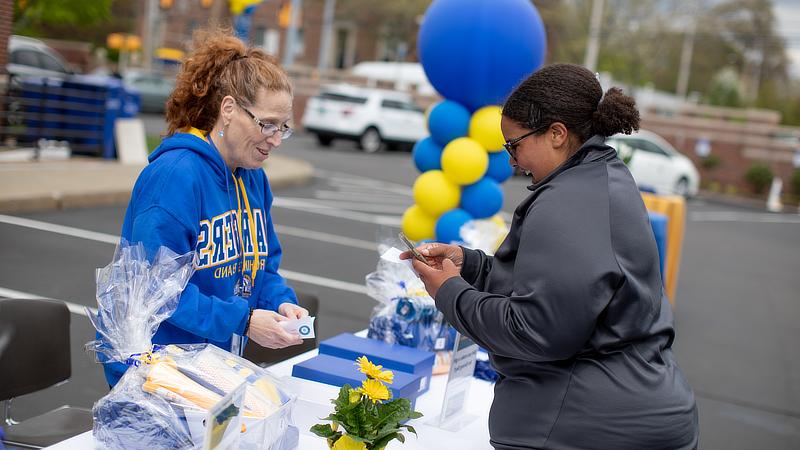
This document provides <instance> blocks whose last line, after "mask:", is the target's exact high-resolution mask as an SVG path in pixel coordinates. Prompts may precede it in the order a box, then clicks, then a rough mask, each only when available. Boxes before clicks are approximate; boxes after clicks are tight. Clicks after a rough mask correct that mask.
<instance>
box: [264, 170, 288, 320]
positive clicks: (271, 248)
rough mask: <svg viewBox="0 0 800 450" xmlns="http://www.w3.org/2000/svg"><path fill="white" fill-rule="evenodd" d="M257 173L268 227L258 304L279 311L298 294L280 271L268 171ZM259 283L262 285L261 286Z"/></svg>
mask: <svg viewBox="0 0 800 450" xmlns="http://www.w3.org/2000/svg"><path fill="white" fill-rule="evenodd" d="M256 173H257V174H258V176H259V177H260V179H261V181H262V183H263V189H264V191H263V192H264V207H265V212H266V214H265V216H264V221H265V222H266V224H265V225H266V228H267V261H266V265H265V266H264V270H259V271H258V275H257V276H256V289H259V293H258V296H257V299H258V303H257V305H258V308H261V309H269V310H271V311H277V310H278V307H279V306H280V305H281V303H294V304H295V305H296V304H297V295H296V294H295V292H294V289H292V288H291V287H289V285H287V284H286V279H284V278H283V277H282V276H281V275H280V274H279V273H278V268H279V267H280V265H281V257H282V256H283V250H282V249H281V243H280V241H279V240H278V235H277V234H276V233H275V225H274V224H273V223H272V190H271V189H270V186H269V180H268V179H267V175H266V173H265V172H264V171H263V170H260V169H259V170H258V171H257V172H256ZM259 285H261V287H260V288H259Z"/></svg>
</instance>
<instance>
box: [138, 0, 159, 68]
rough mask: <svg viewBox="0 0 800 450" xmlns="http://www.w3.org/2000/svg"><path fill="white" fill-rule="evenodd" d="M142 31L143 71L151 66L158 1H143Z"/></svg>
mask: <svg viewBox="0 0 800 450" xmlns="http://www.w3.org/2000/svg"><path fill="white" fill-rule="evenodd" d="M144 14H145V18H144V29H143V30H142V38H143V39H142V41H143V43H144V45H142V59H143V61H142V65H143V66H144V68H145V69H148V70H149V69H150V68H151V67H152V66H153V47H154V46H155V42H154V41H155V35H156V17H157V16H158V0H145V4H144Z"/></svg>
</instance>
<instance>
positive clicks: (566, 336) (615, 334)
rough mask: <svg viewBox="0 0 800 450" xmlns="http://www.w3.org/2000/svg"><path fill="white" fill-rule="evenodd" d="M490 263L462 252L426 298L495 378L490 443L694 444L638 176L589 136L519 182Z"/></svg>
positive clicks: (691, 412)
mask: <svg viewBox="0 0 800 450" xmlns="http://www.w3.org/2000/svg"><path fill="white" fill-rule="evenodd" d="M528 189H530V190H531V191H532V192H531V194H530V195H529V196H528V197H527V198H526V199H525V200H524V201H523V202H522V203H521V204H520V205H519V206H518V207H517V209H516V211H515V212H514V218H513V220H512V223H511V231H510V232H509V234H508V237H506V240H505V241H504V242H503V244H502V245H501V246H500V248H499V249H498V250H497V252H496V254H495V255H494V257H489V256H486V255H485V254H484V253H482V252H480V251H474V250H467V249H465V250H464V264H463V267H462V269H461V275H462V277H463V278H461V277H454V278H451V279H449V280H447V281H446V282H445V283H444V284H443V285H442V287H441V288H440V289H439V291H438V293H437V294H436V305H437V307H438V308H439V309H440V310H441V311H442V312H443V313H444V315H445V317H446V318H447V319H448V321H449V322H450V323H451V324H453V326H455V327H456V328H457V329H458V330H459V331H460V332H462V333H463V334H465V335H466V336H469V337H470V338H472V339H473V340H474V341H475V342H477V343H478V344H479V345H481V346H482V347H484V348H485V349H487V350H488V351H489V353H490V355H491V361H492V366H493V367H494V368H495V369H496V370H497V372H498V373H499V374H500V379H499V380H498V381H497V384H496V385H495V396H494V403H493V404H492V409H491V412H490V415H489V432H490V435H491V444H492V445H493V446H494V447H495V448H498V449H532V448H536V449H539V448H547V449H615V450H621V449H637V450H639V449H693V448H696V447H697V445H698V424H697V408H696V406H695V400H694V394H693V393H692V390H691V388H690V387H689V384H688V383H687V381H686V379H685V378H684V376H683V374H682V373H681V371H680V368H679V367H678V365H677V363H676V362H675V359H674V357H673V354H672V348H671V346H672V341H673V339H674V336H675V333H674V329H673V318H672V311H671V309H670V305H669V303H668V301H667V299H666V296H665V295H664V289H663V287H662V282H661V273H660V270H659V260H658V253H657V249H656V244H655V239H654V237H653V233H652V230H651V228H650V224H649V221H648V216H647V211H646V210H645V207H644V204H643V203H642V199H641V196H640V195H639V191H638V190H637V187H636V184H635V182H634V181H633V178H632V177H631V174H630V172H629V171H628V169H627V167H626V166H625V165H624V164H623V163H622V161H621V160H620V159H619V158H617V156H616V152H615V151H614V149H612V148H611V147H608V146H606V145H605V144H604V139H603V138H602V137H600V136H595V137H593V138H591V139H589V140H588V141H587V142H586V143H585V144H584V145H583V146H582V147H581V149H580V150H578V152H577V153H576V154H575V155H573V156H572V157H571V158H570V159H569V160H567V161H566V162H565V163H564V164H563V165H561V166H560V167H559V168H558V169H556V170H555V171H554V172H553V173H552V174H550V175H549V176H548V177H546V178H545V179H543V180H541V181H540V182H538V183H536V184H534V185H532V186H530V187H529V188H528Z"/></svg>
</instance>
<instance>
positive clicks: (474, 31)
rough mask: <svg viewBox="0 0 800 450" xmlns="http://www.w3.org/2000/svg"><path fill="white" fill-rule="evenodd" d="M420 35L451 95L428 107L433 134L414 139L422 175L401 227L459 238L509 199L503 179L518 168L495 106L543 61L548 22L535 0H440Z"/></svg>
mask: <svg viewBox="0 0 800 450" xmlns="http://www.w3.org/2000/svg"><path fill="white" fill-rule="evenodd" d="M417 42H418V46H419V48H418V53H419V55H420V60H421V62H422V67H423V68H424V69H425V74H426V75H427V77H428V79H429V80H430V82H431V84H432V85H433V86H434V87H435V88H436V90H437V91H438V92H439V93H440V94H441V95H442V96H443V97H445V100H444V101H442V102H440V103H438V104H436V105H434V106H433V107H432V108H431V109H430V110H429V111H428V114H427V122H428V130H429V131H430V136H429V137H427V138H425V139H422V140H420V141H418V142H417V143H416V145H415V146H414V151H413V159H414V164H415V165H416V167H417V169H418V170H419V171H420V172H422V174H421V175H420V176H419V177H418V178H417V180H416V181H415V182H414V187H413V194H414V202H415V204H414V205H413V206H412V207H410V208H409V209H408V210H406V212H405V214H403V220H402V228H403V232H404V233H405V234H406V235H407V236H408V237H409V238H410V239H414V240H417V241H419V240H426V239H435V240H437V241H439V242H452V241H460V240H462V239H461V236H460V229H461V226H462V225H464V224H465V223H467V222H469V221H470V220H473V219H488V218H492V217H493V216H495V215H496V214H497V213H498V212H499V211H500V208H501V207H502V206H503V191H502V189H501V188H500V183H502V182H503V181H505V180H506V179H508V178H509V177H510V176H511V174H512V169H511V166H510V165H509V161H508V155H507V154H506V153H505V152H504V151H503V143H504V142H505V141H504V139H503V134H502V133H501V131H500V118H501V109H500V107H499V106H497V105H498V104H500V103H501V102H503V101H504V100H505V97H506V96H507V95H508V94H509V93H511V90H512V89H513V88H514V87H515V86H516V85H517V84H518V83H519V82H520V81H522V80H523V79H524V78H525V77H526V76H527V75H529V74H530V73H531V72H533V71H534V70H536V69H537V68H538V67H539V66H541V64H542V62H543V61H544V55H545V47H546V39H545V32H544V25H543V24H542V20H541V18H540V17H539V13H538V12H537V11H536V8H534V6H533V5H532V3H531V2H530V0H435V1H434V2H433V3H432V4H431V6H430V7H429V8H428V10H427V11H426V13H425V16H424V19H423V22H422V26H421V28H420V32H419V37H418V39H417ZM495 220H497V219H495Z"/></svg>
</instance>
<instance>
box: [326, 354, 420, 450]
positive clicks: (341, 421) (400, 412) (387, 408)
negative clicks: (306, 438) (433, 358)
mask: <svg viewBox="0 0 800 450" xmlns="http://www.w3.org/2000/svg"><path fill="white" fill-rule="evenodd" d="M356 365H358V366H359V369H358V370H359V371H360V372H361V373H363V374H364V375H366V376H367V378H366V379H365V380H364V381H363V383H361V386H360V387H358V388H355V389H354V388H353V387H351V386H350V385H349V384H345V385H344V386H342V388H341V389H340V390H339V396H338V397H337V398H336V399H333V400H331V403H333V404H334V405H335V406H334V411H333V413H332V414H330V415H329V416H328V417H325V418H324V419H323V420H330V421H331V422H332V423H331V424H317V425H314V426H313V427H311V432H312V433H314V434H316V435H317V436H321V437H324V438H326V439H328V446H329V447H330V448H331V449H333V450H381V449H384V448H385V447H386V444H388V443H389V441H391V440H392V439H397V440H398V441H400V442H405V436H403V434H402V433H401V432H400V431H401V428H405V429H407V430H408V431H410V432H412V433H414V434H417V432H416V430H414V427H412V426H410V425H403V424H402V423H401V422H405V421H406V420H409V419H417V418H419V417H422V414H420V413H418V412H416V411H414V410H413V409H411V402H410V401H408V399H406V398H398V399H395V400H391V401H389V400H390V399H391V397H392V394H391V392H390V391H389V389H388V388H387V387H386V384H384V383H388V384H391V383H392V381H394V373H392V372H391V371H389V370H382V369H383V367H382V366H378V365H375V364H373V363H372V362H370V361H369V360H368V359H367V357H366V356H362V357H360V358H358V359H357V363H356Z"/></svg>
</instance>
